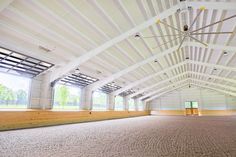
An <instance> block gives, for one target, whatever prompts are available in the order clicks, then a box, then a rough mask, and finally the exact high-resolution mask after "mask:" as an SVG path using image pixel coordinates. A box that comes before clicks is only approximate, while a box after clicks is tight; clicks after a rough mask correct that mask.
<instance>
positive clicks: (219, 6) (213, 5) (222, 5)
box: [187, 1, 236, 10]
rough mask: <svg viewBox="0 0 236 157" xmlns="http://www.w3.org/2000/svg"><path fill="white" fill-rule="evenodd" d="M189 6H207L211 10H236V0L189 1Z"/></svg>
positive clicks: (196, 7) (195, 7)
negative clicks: (229, 0)
mask: <svg viewBox="0 0 236 157" xmlns="http://www.w3.org/2000/svg"><path fill="white" fill-rule="evenodd" d="M187 5H188V6H192V7H193V8H194V9H198V8H201V7H205V8H206V9H209V10H236V3H235V2H203V1H201V2H188V3H187Z"/></svg>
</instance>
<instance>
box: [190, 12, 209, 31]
mask: <svg viewBox="0 0 236 157" xmlns="http://www.w3.org/2000/svg"><path fill="white" fill-rule="evenodd" d="M203 10H205V8H200V11H199V12H198V13H197V16H196V17H195V19H194V20H193V22H192V24H191V25H190V27H189V30H191V29H192V27H193V25H194V23H195V22H196V21H197V18H198V17H199V16H200V14H201V13H202V11H203Z"/></svg>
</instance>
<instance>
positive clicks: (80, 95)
mask: <svg viewBox="0 0 236 157" xmlns="http://www.w3.org/2000/svg"><path fill="white" fill-rule="evenodd" d="M58 84H59V85H63V86H68V87H72V88H78V89H79V90H80V94H79V97H80V99H79V102H78V108H75V109H64V108H54V103H55V94H56V85H57V83H56V84H55V85H54V86H53V90H52V91H53V92H52V100H53V101H52V108H51V109H52V110H63V111H66V110H72V111H77V110H81V102H82V101H81V100H82V99H81V98H82V88H80V87H78V86H73V85H66V84H62V83H58Z"/></svg>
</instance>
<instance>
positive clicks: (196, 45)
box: [186, 42, 236, 53]
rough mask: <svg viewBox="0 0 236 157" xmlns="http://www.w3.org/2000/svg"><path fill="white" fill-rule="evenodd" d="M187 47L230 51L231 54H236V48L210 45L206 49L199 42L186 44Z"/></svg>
mask: <svg viewBox="0 0 236 157" xmlns="http://www.w3.org/2000/svg"><path fill="white" fill-rule="evenodd" d="M186 45H188V46H193V47H198V48H208V49H214V50H222V51H229V52H233V53H236V46H226V45H219V44H211V43H208V44H207V45H208V46H207V47H206V46H204V45H202V44H201V43H199V42H186Z"/></svg>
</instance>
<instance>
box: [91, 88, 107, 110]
mask: <svg viewBox="0 0 236 157" xmlns="http://www.w3.org/2000/svg"><path fill="white" fill-rule="evenodd" d="M92 108H93V110H106V109H107V94H106V93H102V92H94V93H93V107H92Z"/></svg>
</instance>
